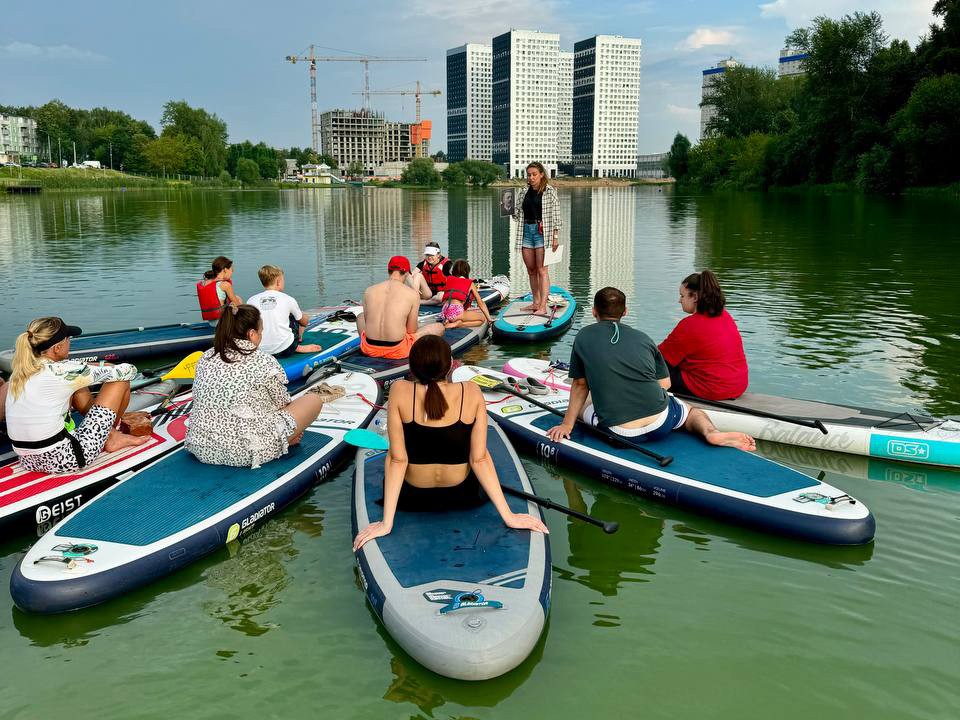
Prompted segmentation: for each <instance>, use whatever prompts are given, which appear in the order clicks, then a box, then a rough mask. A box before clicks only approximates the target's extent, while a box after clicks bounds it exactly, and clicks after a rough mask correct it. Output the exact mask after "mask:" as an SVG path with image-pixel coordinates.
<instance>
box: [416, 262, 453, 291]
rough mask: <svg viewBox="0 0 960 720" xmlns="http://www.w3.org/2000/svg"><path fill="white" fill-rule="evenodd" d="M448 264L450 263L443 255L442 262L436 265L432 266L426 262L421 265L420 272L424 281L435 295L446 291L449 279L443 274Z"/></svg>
mask: <svg viewBox="0 0 960 720" xmlns="http://www.w3.org/2000/svg"><path fill="white" fill-rule="evenodd" d="M447 262H449V261H448V260H447V259H446V258H445V257H444V256H443V255H441V256H440V262H438V263H437V264H436V265H433V266H431V265H430V263H428V262H427V261H426V260H424V261H423V262H422V263H420V272H421V273H422V274H423V279H424V280H426V281H427V285H429V286H430V289H431V290H433V294H434V295H436V294H437V293H438V292H440V291H441V290H443V289H444V283H445V282H446V279H447V278H446V275H444V274H443V266H444V265H445V264H446V263H447Z"/></svg>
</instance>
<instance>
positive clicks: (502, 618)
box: [353, 418, 551, 680]
mask: <svg viewBox="0 0 960 720" xmlns="http://www.w3.org/2000/svg"><path fill="white" fill-rule="evenodd" d="M478 421H479V422H483V418H479V420H478ZM487 444H488V448H489V450H490V456H491V458H493V462H494V465H495V466H496V469H497V474H498V476H499V478H500V482H501V484H503V485H505V486H509V487H513V488H516V489H518V490H524V491H526V492H528V493H533V488H532V486H531V484H530V481H529V479H528V478H527V475H526V472H524V469H523V466H522V465H521V464H520V460H519V458H517V455H516V453H515V452H514V450H513V448H512V447H511V446H510V443H509V442H508V441H507V439H506V437H505V436H504V434H503V432H502V431H501V430H500V429H499V428H497V427H496V426H495V425H494V424H493V423H492V422H491V423H490V427H489V432H488V434H487ZM385 457H386V453H385V452H383V451H374V450H361V451H359V452H358V453H357V459H356V468H357V469H356V476H355V478H354V484H353V534H354V536H356V534H357V532H358V531H359V529H360V528H364V527H366V526H367V525H368V524H369V523H371V522H377V521H379V520H381V519H382V518H383V505H382V501H383V466H384V459H385ZM506 499H507V502H508V503H509V505H510V508H511V509H512V510H513V511H514V512H518V513H520V512H526V513H530V514H531V515H533V516H534V517H541V516H540V509H539V508H538V507H537V506H536V505H534V504H533V503H528V502H527V501H526V500H523V499H520V498H516V497H512V496H510V495H507V496H506ZM356 558H357V566H358V568H359V570H360V579H361V582H362V584H363V587H364V591H365V594H366V598H367V601H368V602H369V603H370V607H372V608H373V611H374V612H375V613H376V614H377V617H378V618H379V619H380V621H381V622H382V623H383V626H384V627H385V628H386V630H387V632H388V633H390V636H391V637H393V639H394V640H396V641H397V643H398V644H399V645H400V646H401V647H402V648H403V649H404V650H405V651H406V652H408V653H409V654H410V655H411V656H412V657H413V658H414V659H415V660H417V662H419V663H420V664H422V665H424V666H425V667H427V668H429V669H430V670H433V671H434V672H436V673H439V674H440V675H445V676H447V677H451V678H457V679H459V680H486V679H488V678H493V677H497V676H498V675H502V674H503V673H505V672H508V671H509V670H512V669H513V668H515V667H516V666H517V665H519V664H520V663H521V662H523V660H524V659H526V657H527V656H528V655H529V654H530V652H531V651H532V650H533V647H534V645H536V643H537V640H538V639H539V638H540V635H541V633H542V632H543V626H544V622H545V621H546V617H547V614H548V612H549V610H550V584H551V571H550V567H551V566H550V545H549V542H548V537H547V536H546V535H543V534H542V533H536V532H529V531H527V530H511V529H509V528H507V527H506V526H505V525H504V524H503V520H501V518H500V515H499V513H497V511H496V509H495V508H494V507H493V505H492V504H491V503H489V502H487V503H486V504H484V505H481V506H480V507H478V508H474V509H471V510H458V511H450V512H403V511H398V512H397V514H396V517H395V520H394V523H393V530H392V532H391V533H390V534H389V535H386V536H384V537H380V538H376V539H375V540H371V541H370V542H368V543H367V544H366V545H364V546H363V547H362V548H360V550H359V551H358V552H357V553H356Z"/></svg>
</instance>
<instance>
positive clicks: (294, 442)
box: [287, 430, 303, 447]
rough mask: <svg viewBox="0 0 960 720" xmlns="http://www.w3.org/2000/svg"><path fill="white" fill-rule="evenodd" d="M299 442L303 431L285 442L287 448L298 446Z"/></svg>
mask: <svg viewBox="0 0 960 720" xmlns="http://www.w3.org/2000/svg"><path fill="white" fill-rule="evenodd" d="M301 440H303V430H301V431H300V432H298V433H297V434H296V435H294V436H293V437H292V438H290V439H289V440H287V446H288V447H293V446H294V445H297V444H299V443H300V441H301Z"/></svg>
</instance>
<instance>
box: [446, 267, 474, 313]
mask: <svg viewBox="0 0 960 720" xmlns="http://www.w3.org/2000/svg"><path fill="white" fill-rule="evenodd" d="M446 282H447V285H446V290H445V291H444V293H443V299H444V301H447V300H459V301H460V302H461V303H462V304H463V306H464V307H466V306H467V305H468V304H469V302H470V287H471V286H472V285H473V280H471V279H470V278H463V277H454V276H453V275H449V276H447V281H446Z"/></svg>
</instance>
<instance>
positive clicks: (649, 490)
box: [453, 365, 876, 545]
mask: <svg viewBox="0 0 960 720" xmlns="http://www.w3.org/2000/svg"><path fill="white" fill-rule="evenodd" d="M477 374H483V375H488V376H492V377H495V378H497V379H500V380H501V381H505V379H506V378H507V377H508V376H507V375H506V374H504V373H501V372H498V371H496V370H488V369H486V368H480V367H474V366H469V365H467V366H463V367H460V368H457V369H456V370H455V371H454V373H453V379H454V380H455V381H461V380H469V379H470V378H471V377H473V376H474V375H477ZM486 395H487V399H488V401H496V400H502V402H494V403H491V404H490V405H488V412H489V413H490V415H491V417H493V418H494V419H495V420H496V421H497V423H498V424H499V425H500V426H501V427H502V428H503V429H504V430H505V431H506V433H507V434H508V435H509V436H510V437H511V439H512V440H513V441H514V442H516V443H518V446H520V447H524V448H526V449H527V450H529V451H531V452H533V453H535V454H536V455H537V457H539V458H541V459H543V460H545V461H547V462H548V463H550V464H551V465H556V466H564V467H570V468H572V469H574V470H577V471H579V472H582V473H584V474H586V475H589V476H591V477H594V478H597V479H599V480H602V481H603V482H606V483H609V484H611V485H616V486H618V487H621V488H623V489H625V490H628V491H630V492H634V493H636V494H638V495H640V496H641V497H645V498H650V499H653V500H658V501H660V502H666V503H670V504H673V505H677V506H678V507H681V508H684V509H686V510H691V511H693V512H699V513H703V514H706V515H711V516H714V517H718V518H720V519H723V520H726V521H728V522H733V523H736V524H740V525H746V526H749V527H753V528H756V529H758V530H763V531H766V532H771V533H777V534H780V535H786V536H789V537H793V538H797V539H800V540H807V541H811V542H819V543H827V544H834V545H860V544H863V543H867V542H870V541H871V540H872V539H873V535H874V530H875V526H876V523H875V520H874V517H873V515H872V514H871V513H870V511H869V510H868V509H867V508H866V506H865V505H864V504H863V503H861V502H860V501H858V500H856V499H855V498H852V497H850V496H849V495H847V494H846V493H844V492H843V491H842V490H840V489H838V488H835V487H833V486H831V485H828V484H827V483H823V482H820V481H819V480H816V479H814V478H811V477H809V476H807V475H804V474H803V473H800V472H797V471H796V470H792V469H790V468H788V467H786V466H784V465H780V464H778V463H775V462H773V461H771V460H767V459H765V458H762V457H760V456H759V455H754V454H751V453H748V452H743V451H741V450H736V449H733V448H721V447H715V446H713V445H709V444H707V443H706V442H704V441H703V439H702V438H700V437H695V436H693V435H691V434H690V433H688V432H685V431H675V432H672V433H670V435H669V436H667V437H665V438H662V439H659V440H653V441H650V442H646V443H642V445H643V447H645V448H647V449H649V450H652V451H654V452H657V453H660V454H661V455H669V456H672V457H673V458H674V460H673V462H672V463H671V464H670V465H667V466H666V467H661V466H660V465H659V464H658V463H657V461H655V460H653V459H652V458H649V457H647V456H646V455H643V454H641V453H640V452H639V451H637V450H634V449H631V448H628V447H625V446H624V445H622V444H620V443H616V444H612V443H611V442H610V441H608V440H606V439H605V438H602V437H600V436H598V435H596V434H594V433H592V432H590V431H588V430H585V429H583V428H582V427H581V426H580V425H578V426H577V427H576V428H575V430H574V432H573V435H572V437H571V438H570V439H569V440H564V441H563V442H562V443H555V442H553V441H551V440H550V439H549V438H548V437H547V436H546V431H547V430H548V429H550V428H551V427H554V426H555V425H559V424H560V421H561V418H560V417H557V416H556V415H554V414H553V413H550V412H548V411H546V410H543V409H541V408H538V407H536V406H535V405H533V404H532V403H529V402H527V401H526V400H525V399H520V398H514V397H513V396H511V395H509V394H507V393H498V392H487V393H486ZM531 397H532V398H533V399H535V400H537V401H538V402H541V403H544V404H547V405H550V406H551V407H554V408H556V409H557V410H560V411H563V410H564V409H566V406H567V402H568V400H569V393H568V392H567V391H566V390H555V391H554V392H553V393H552V394H549V395H545V396H544V395H541V396H531Z"/></svg>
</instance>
